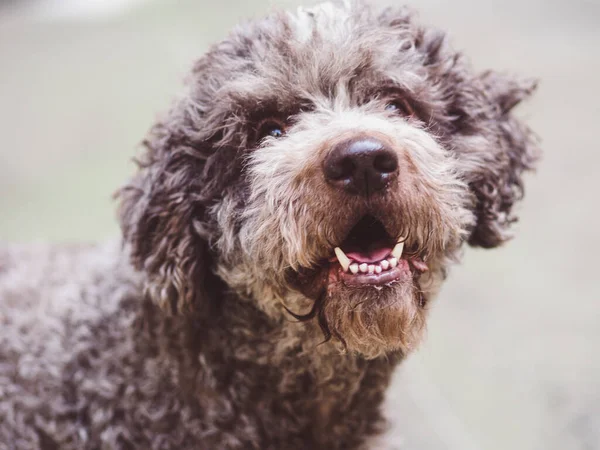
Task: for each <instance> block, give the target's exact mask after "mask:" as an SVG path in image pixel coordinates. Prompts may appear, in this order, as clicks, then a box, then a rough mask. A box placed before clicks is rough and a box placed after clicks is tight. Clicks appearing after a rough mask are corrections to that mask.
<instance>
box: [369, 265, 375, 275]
mask: <svg viewBox="0 0 600 450" xmlns="http://www.w3.org/2000/svg"><path fill="white" fill-rule="evenodd" d="M369 273H375V266H374V265H373V264H369Z"/></svg>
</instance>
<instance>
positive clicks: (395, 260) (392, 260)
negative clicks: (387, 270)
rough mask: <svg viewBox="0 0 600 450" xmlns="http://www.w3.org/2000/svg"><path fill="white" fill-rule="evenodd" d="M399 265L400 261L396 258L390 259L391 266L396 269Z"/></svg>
mask: <svg viewBox="0 0 600 450" xmlns="http://www.w3.org/2000/svg"><path fill="white" fill-rule="evenodd" d="M397 265H398V260H397V259H396V258H390V266H391V267H396V266H397Z"/></svg>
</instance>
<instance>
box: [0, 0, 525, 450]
mask: <svg viewBox="0 0 600 450" xmlns="http://www.w3.org/2000/svg"><path fill="white" fill-rule="evenodd" d="M534 87H535V84H534V83H533V82H530V81H519V80H517V79H514V78H512V77H509V76H504V75H500V74H496V73H492V72H486V73H483V74H476V73H474V72H473V71H472V70H471V69H470V67H469V65H468V64H467V63H466V61H465V60H464V58H463V57H462V56H461V54H460V53H458V52H456V51H454V50H452V49H451V48H450V47H449V46H448V45H447V44H446V41H445V37H444V34H442V33H440V32H437V31H435V30H431V29H429V28H426V27H423V26H421V25H419V24H418V23H417V22H416V21H415V18H414V16H413V14H412V13H410V12H409V11H407V10H406V9H388V10H384V11H377V10H374V9H372V8H371V7H369V6H368V5H364V4H353V5H348V4H346V3H344V4H337V3H335V4H324V5H321V6H319V7H317V8H315V9H313V10H301V11H299V12H297V13H294V14H292V13H283V12H282V13H275V14H272V15H271V16H269V17H267V18H265V19H263V20H259V21H256V22H252V23H248V24H245V25H243V26H240V27H239V28H237V29H236V30H235V31H234V32H233V33H232V34H231V35H230V36H229V37H228V38H227V39H225V40H224V41H223V42H221V43H219V44H217V45H215V46H214V47H213V48H212V49H211V50H210V51H209V52H208V54H206V55H205V56H204V57H202V58H201V59H200V60H199V61H198V62H197V63H196V64H195V66H194V69H193V71H192V74H191V76H190V79H189V89H188V92H187V93H186V95H185V96H183V97H182V98H181V99H180V100H179V101H178V102H176V103H175V105H174V107H173V108H172V110H171V111H170V113H169V114H168V115H167V116H166V117H165V118H164V119H163V120H162V121H160V122H159V123H158V124H156V125H155V126H154V127H153V128H152V130H151V131H150V134H149V136H148V138H147V139H146V141H145V142H144V146H145V152H144V154H143V155H142V156H141V158H140V160H139V167H140V169H139V171H138V173H137V174H136V176H135V177H134V178H133V179H132V180H131V181H130V182H129V183H128V184H127V185H126V186H125V187H124V188H123V189H122V190H121V191H120V192H119V194H118V198H119V203H120V206H119V218H120V222H121V225H122V230H123V245H121V246H120V245H118V244H117V243H109V244H106V245H102V246H79V247H61V248H55V247H42V248H40V247H33V246H32V247H16V246H8V247H7V248H6V249H4V250H2V251H1V252H0V300H1V302H0V323H1V325H2V326H1V330H0V449H30V448H43V449H59V448H60V449H82V448H86V449H100V448H103V449H105V448H118V449H129V448H143V449H174V448H176V449H185V448H211V449H212V448H240V449H242V448H243V449H247V448H255V449H267V448H270V449H283V448H285V449H304V448H330V449H334V448H339V449H349V448H358V447H361V446H366V445H369V440H368V438H369V437H370V436H374V435H376V434H378V433H380V432H381V431H382V430H383V428H384V423H383V421H382V418H381V416H380V412H379V406H380V403H381V400H382V398H383V395H384V392H385V389H386V387H387V384H388V382H389V379H390V376H391V373H392V371H393V369H394V367H395V366H396V364H397V363H398V362H399V361H400V360H401V359H402V358H403V356H404V355H405V354H406V353H407V352H409V351H411V350H413V349H414V348H415V347H416V345H418V342H419V340H420V338H421V336H422V334H423V329H424V326H425V318H426V310H427V308H426V307H427V305H428V304H429V302H430V301H431V300H432V298H433V297H434V295H435V294H436V292H437V290H438V289H439V286H440V284H441V283H442V281H443V279H444V278H445V276H446V272H447V266H448V263H449V262H450V261H452V260H456V259H458V256H459V252H460V249H461V247H462V246H463V243H465V242H468V243H469V244H470V245H473V246H482V247H486V248H491V247H496V246H498V245H500V244H501V243H503V242H504V241H506V240H507V239H508V237H509V235H508V228H509V226H510V224H511V223H512V222H513V221H514V220H515V217H514V214H513V213H512V208H513V205H514V203H515V202H516V201H517V200H519V199H520V198H521V197H522V195H523V183H522V178H521V176H522V172H523V171H525V170H528V169H531V168H532V166H533V164H534V162H535V159H536V156H537V147H536V144H535V140H534V139H533V138H532V135H531V133H530V131H529V130H528V128H527V127H526V126H524V125H523V124H522V123H521V122H520V121H519V120H517V119H516V118H515V117H514V116H512V115H511V111H512V109H513V108H514V107H515V106H516V105H517V104H518V103H519V102H520V101H521V100H522V99H524V98H525V97H527V96H528V95H529V94H531V92H532V91H533V90H534ZM399 97H401V98H402V99H403V101H408V102H409V103H410V104H411V105H412V108H413V109H414V115H413V116H411V117H409V118H406V117H399V116H394V115H392V114H391V113H390V112H388V111H386V110H385V103H386V102H387V101H390V99H391V100H394V99H397V98H399ZM265 118H272V119H276V120H278V121H280V122H284V123H286V124H287V134H286V136H284V137H283V138H280V139H275V138H267V139H264V140H260V139H258V138H257V135H256V133H257V128H259V127H260V123H261V121H263V120H264V119H265ZM357 133H363V134H368V135H377V136H378V137H380V138H381V139H382V140H385V141H386V142H388V143H389V146H390V147H391V148H393V149H394V151H396V152H397V154H398V157H399V158H400V161H401V166H402V168H403V169H402V170H403V172H402V176H401V177H399V179H398V180H397V181H395V184H394V189H390V192H387V193H385V194H381V195H373V196H372V197H370V198H368V199H367V200H364V199H359V198H357V197H352V198H351V197H348V196H344V194H341V193H339V192H337V191H334V190H332V189H331V188H330V187H328V186H327V185H326V184H324V183H323V179H322V175H321V172H320V169H319V168H320V166H321V161H322V159H323V158H324V157H325V155H326V154H327V152H328V151H329V149H330V148H331V147H332V146H333V145H334V144H335V143H336V142H339V140H340V139H342V138H347V137H348V136H354V135H356V134H357ZM367 213H369V214H376V215H378V218H379V219H380V220H381V221H382V223H383V224H384V225H385V227H386V229H388V228H389V229H393V230H395V231H397V232H398V235H408V236H409V241H407V246H408V247H410V248H411V249H412V251H414V252H415V253H418V254H419V255H423V257H424V258H426V261H427V264H428V266H429V269H430V270H429V272H427V273H426V274H423V275H421V276H415V277H414V279H413V281H412V282H408V283H405V284H403V285H398V284H392V285H389V286H384V287H383V288H382V289H374V288H369V287H365V288H360V289H359V288H353V289H350V288H349V287H348V286H346V285H344V284H343V283H341V282H339V281H337V280H336V279H335V277H334V278H333V279H328V278H327V274H326V272H324V271H323V270H321V266H320V263H319V262H320V261H322V260H323V258H327V257H329V256H330V255H331V251H332V248H333V246H335V245H336V243H338V242H340V240H342V239H343V237H344V236H345V235H346V234H347V233H348V231H349V229H350V228H351V227H352V225H353V224H354V223H356V220H357V219H358V218H360V217H361V215H364V214H367ZM289 312H292V313H293V315H296V316H297V317H301V316H303V315H305V316H304V317H305V318H306V319H307V320H304V321H301V322H298V321H297V320H293V318H292V316H291V315H290V314H289ZM323 332H325V338H329V339H325V341H324V335H323Z"/></svg>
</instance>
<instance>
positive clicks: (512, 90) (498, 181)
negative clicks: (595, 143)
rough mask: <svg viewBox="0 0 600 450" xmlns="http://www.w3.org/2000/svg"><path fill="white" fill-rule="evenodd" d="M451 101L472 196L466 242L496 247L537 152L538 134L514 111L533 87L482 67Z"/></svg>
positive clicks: (458, 146)
mask: <svg viewBox="0 0 600 450" xmlns="http://www.w3.org/2000/svg"><path fill="white" fill-rule="evenodd" d="M465 84H467V85H468V88H466V89H465V90H463V92H459V94H458V95H457V97H456V100H457V102H456V103H455V105H454V108H455V111H454V112H455V113H457V115H458V117H459V120H458V121H457V124H458V129H457V132H456V135H455V148H456V151H457V153H460V156H459V158H460V159H461V161H462V162H463V165H464V167H465V169H464V176H465V178H466V181H467V182H468V184H469V186H470V188H471V192H472V193H473V197H474V212H475V216H476V224H475V226H474V228H473V229H472V230H471V234H470V236H469V239H468V242H469V244H470V245H473V246H480V247H484V248H493V247H496V246H498V245H500V244H502V243H503V242H505V241H506V240H508V239H509V238H510V233H509V227H510V225H511V224H512V223H513V222H515V221H516V220H517V219H516V217H515V215H514V214H513V206H514V204H515V202H517V201H518V200H520V199H522V197H523V193H524V188H523V178H522V175H523V172H524V171H526V170H531V169H533V167H534V164H535V162H536V160H537V159H538V157H539V153H540V152H539V148H538V146H537V139H536V137H535V136H534V135H533V133H532V132H531V131H530V129H529V128H528V127H527V126H526V125H525V124H524V123H522V122H521V121H520V120H519V119H518V118H516V117H514V115H513V114H512V110H513V108H514V107H515V106H517V105H518V104H519V103H520V102H521V101H522V100H524V99H525V98H527V97H529V96H530V95H531V94H532V93H533V91H534V90H535V88H536V85H537V82H536V81H534V80H519V79H517V78H515V77H511V76H508V75H503V74H497V73H494V72H485V73H483V74H481V75H480V76H477V77H475V78H474V79H471V80H469V81H467V82H466V83H465Z"/></svg>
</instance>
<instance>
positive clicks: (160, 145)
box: [117, 113, 219, 314]
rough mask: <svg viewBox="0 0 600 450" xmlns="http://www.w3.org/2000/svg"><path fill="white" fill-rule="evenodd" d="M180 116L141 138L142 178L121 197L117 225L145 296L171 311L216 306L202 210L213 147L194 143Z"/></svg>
mask: <svg viewBox="0 0 600 450" xmlns="http://www.w3.org/2000/svg"><path fill="white" fill-rule="evenodd" d="M185 122H186V120H185V119H184V115H183V114H179V115H178V114H173V113H172V114H171V116H170V118H169V120H168V121H165V122H163V123H160V124H158V125H156V126H154V128H152V130H151V131H150V133H149V136H148V138H147V139H146V140H145V141H144V143H143V145H144V149H145V152H144V154H143V155H142V157H141V158H140V159H139V160H137V161H136V162H137V164H138V166H139V171H138V173H137V174H136V175H135V176H134V178H133V179H132V180H131V181H130V182H129V183H128V184H127V185H126V186H124V187H123V188H122V189H121V190H120V191H119V192H118V193H117V198H118V200H119V210H118V215H119V220H120V224H121V228H122V232H123V239H124V243H125V246H126V247H127V248H128V249H129V251H130V257H131V261H132V264H133V265H134V266H135V267H136V268H137V269H138V270H140V271H142V272H144V274H145V289H146V292H147V294H148V295H149V296H150V297H151V298H152V299H153V300H154V301H155V302H156V303H157V304H158V305H159V306H160V307H162V308H163V309H164V310H166V311H167V312H169V313H172V314H175V313H182V312H197V311H198V310H200V309H204V308H210V307H211V297H212V296H213V295H214V291H215V290H216V289H217V287H218V285H219V281H218V280H217V278H216V276H214V275H213V274H212V270H211V269H212V257H211V254H210V252H209V244H208V240H209V239H210V231H209V227H208V226H207V225H206V224H205V221H204V220H205V213H206V209H207V205H208V203H209V202H210V198H211V195H212V192H211V190H212V189H211V188H213V187H214V186H213V185H212V184H211V182H210V181H209V180H208V177H209V175H210V174H207V172H210V167H211V166H212V165H213V164H211V158H213V157H214V155H213V154H212V150H211V149H210V148H209V147H207V146H206V144H204V143H201V142H200V143H198V142H196V143H194V142H193V141H192V139H191V138H190V130H191V129H192V127H191V126H189V125H186V124H185Z"/></svg>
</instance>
